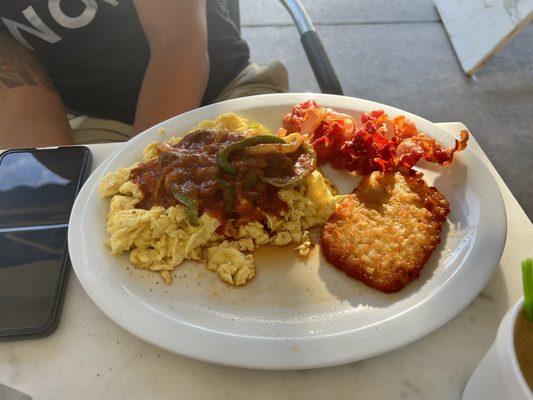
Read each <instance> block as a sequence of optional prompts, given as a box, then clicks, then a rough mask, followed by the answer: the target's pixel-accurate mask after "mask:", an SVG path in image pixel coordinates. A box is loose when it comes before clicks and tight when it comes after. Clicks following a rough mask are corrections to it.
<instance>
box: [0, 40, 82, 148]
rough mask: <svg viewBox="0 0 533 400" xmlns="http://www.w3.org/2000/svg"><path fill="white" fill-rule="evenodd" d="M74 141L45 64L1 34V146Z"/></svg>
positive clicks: (55, 143) (49, 144)
mask: <svg viewBox="0 0 533 400" xmlns="http://www.w3.org/2000/svg"><path fill="white" fill-rule="evenodd" d="M71 143H72V135H71V133H70V127H69V125H68V121H67V118H66V114H65V110H64V108H63V103H62V101H61V99H60V97H59V95H58V94H57V93H56V92H55V91H54V89H53V86H52V84H51V83H50V81H49V79H48V77H47V75H46V73H45V71H44V70H43V68H42V66H41V65H40V63H39V62H38V61H37V60H36V59H35V57H34V56H33V55H32V54H31V52H29V51H28V50H26V49H25V48H24V47H23V46H21V45H19V44H18V43H17V42H16V41H14V40H13V39H11V38H10V37H9V36H7V35H3V34H0V149H6V148H13V147H37V146H52V145H64V144H71Z"/></svg>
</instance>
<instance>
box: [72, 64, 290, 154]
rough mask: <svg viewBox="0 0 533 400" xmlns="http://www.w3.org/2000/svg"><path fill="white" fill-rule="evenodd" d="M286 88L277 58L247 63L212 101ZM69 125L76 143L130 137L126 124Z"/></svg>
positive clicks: (86, 121)
mask: <svg viewBox="0 0 533 400" xmlns="http://www.w3.org/2000/svg"><path fill="white" fill-rule="evenodd" d="M288 90H289V78H288V74H287V70H286V69H285V67H284V66H283V64H281V63H280V62H278V61H273V62H271V63H270V64H267V65H257V64H250V65H248V66H247V67H246V68H244V69H243V70H242V71H241V72H240V73H239V75H237V77H236V78H235V79H233V81H231V82H230V83H229V85H228V86H226V87H225V88H224V90H223V91H222V92H221V93H220V94H219V95H218V96H217V98H216V99H215V102H219V101H224V100H229V99H235V98H238V97H246V96H253V95H255V94H268V93H283V92H287V91H288ZM70 125H71V127H72V132H73V134H74V142H75V143H76V144H93V143H109V142H124V141H126V140H128V139H130V138H131V137H132V136H133V135H132V130H131V126H130V125H126V124H123V123H121V122H117V121H110V120H104V119H98V118H92V117H87V116H78V117H75V118H72V119H71V120H70Z"/></svg>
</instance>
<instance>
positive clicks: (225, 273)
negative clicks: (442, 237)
mask: <svg viewBox="0 0 533 400" xmlns="http://www.w3.org/2000/svg"><path fill="white" fill-rule="evenodd" d="M198 128H203V129H208V128H214V129H221V128H226V129H231V130H234V131H241V130H246V129H255V130H258V131H259V132H262V133H263V132H268V129H267V128H265V127H263V126H262V125H260V124H250V123H249V122H248V121H247V120H245V119H243V118H240V117H238V116H236V115H235V114H224V115H221V116H220V117H218V118H217V119H215V120H213V121H203V122H201V123H200V125H199V126H198ZM179 140H180V138H177V137H172V138H171V139H170V140H169V141H168V142H169V143H170V144H176V143H178V142H179ZM161 151H162V149H161V146H160V144H159V142H154V143H151V144H149V145H148V146H147V147H146V148H145V150H144V153H143V161H148V160H151V159H153V158H155V157H157V156H158V155H159V154H160V153H161ZM134 167H135V165H134V166H132V167H130V168H120V169H119V170H117V171H115V172H111V173H109V174H107V175H106V176H104V177H103V178H102V181H101V182H100V194H101V196H102V197H111V202H110V207H109V213H108V217H107V231H108V233H109V239H107V240H106V241H105V244H106V245H107V246H108V247H109V248H110V251H111V253H112V254H113V255H114V256H120V255H122V254H123V253H124V252H127V251H130V253H129V257H130V262H131V263H132V264H133V265H134V266H135V267H137V268H142V269H147V270H151V271H156V272H159V273H160V274H161V277H162V279H163V280H164V282H165V283H166V284H170V283H171V282H172V276H171V273H170V272H171V271H172V270H173V269H174V268H175V267H177V266H178V265H180V264H181V263H182V262H183V261H184V260H197V261H203V262H205V263H206V264H207V268H208V269H209V270H212V271H215V272H216V273H217V274H218V275H219V276H220V278H221V279H222V280H223V281H225V282H227V283H229V284H231V285H244V284H245V283H246V282H247V281H249V280H250V279H252V278H253V277H254V275H255V267H254V260H253V256H252V254H250V253H251V252H252V251H253V250H254V249H255V248H257V247H259V246H263V245H266V244H269V243H270V244H273V245H276V246H285V245H288V244H291V243H292V244H294V245H295V250H296V251H297V252H298V254H300V255H302V256H306V255H307V254H308V253H309V249H310V246H311V240H310V238H309V232H308V229H309V228H311V227H313V226H317V225H322V224H324V223H325V222H326V221H327V220H328V219H329V217H330V216H331V214H332V213H333V212H334V211H335V197H334V196H333V195H332V193H331V191H330V189H329V187H328V186H327V184H326V183H325V181H324V178H323V176H322V175H321V174H320V172H318V171H316V170H315V171H313V173H312V174H311V175H310V176H309V177H308V178H307V179H306V181H305V182H304V183H303V184H302V185H300V186H299V187H296V188H290V189H281V190H280V191H279V192H278V196H279V197H280V198H281V199H282V200H283V201H285V202H286V203H287V205H288V210H287V211H286V212H284V213H283V214H282V215H281V217H278V216H274V215H267V226H264V225H263V224H261V223H259V222H251V223H248V224H246V225H242V226H240V227H239V232H238V235H237V238H236V239H230V240H229V239H228V238H225V237H223V236H221V235H219V234H217V233H216V230H217V228H218V227H219V225H220V222H219V221H218V220H217V219H216V218H214V217H211V216H210V215H209V214H203V215H202V216H201V217H200V218H199V224H198V226H192V225H190V224H189V221H188V219H187V216H186V214H185V209H184V208H183V207H182V206H179V205H178V206H175V207H169V208H167V209H165V208H163V207H153V208H151V209H150V210H143V209H139V208H135V206H136V204H137V203H138V202H139V201H140V200H141V198H142V193H141V191H140V190H139V188H138V187H137V185H136V184H135V183H134V182H133V181H131V180H130V170H131V169H133V168H134Z"/></svg>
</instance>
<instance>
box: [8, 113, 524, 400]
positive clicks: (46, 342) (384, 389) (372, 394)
mask: <svg viewBox="0 0 533 400" xmlns="http://www.w3.org/2000/svg"><path fill="white" fill-rule="evenodd" d="M440 125H441V126H443V127H444V128H445V129H447V130H448V131H450V132H452V133H454V134H458V132H459V131H460V130H461V129H466V127H465V126H464V125H462V124H460V123H445V124H440ZM118 146H120V144H105V145H92V146H89V147H90V148H91V150H92V152H93V157H94V161H93V168H94V167H96V166H97V165H99V164H100V163H101V162H102V161H103V160H104V159H105V158H106V157H107V156H108V155H110V154H111V153H112V152H113V151H114V150H116V149H117V148H118ZM469 147H470V148H471V149H473V150H474V151H475V152H477V153H478V155H479V156H480V157H481V158H482V160H483V161H484V162H485V163H486V164H487V165H488V167H489V168H490V170H491V171H492V173H493V174H494V176H495V178H496V180H497V182H498V185H499V186H500V190H501V192H502V195H503V199H504V202H505V207H506V211H507V224H508V227H507V232H508V236H507V242H506V245H505V250H504V252H503V256H502V259H501V261H500V264H499V266H498V268H497V269H496V272H495V273H494V276H493V277H492V279H491V281H490V282H489V284H488V285H487V286H486V288H485V289H484V290H483V291H482V292H481V294H480V295H479V296H478V297H477V298H476V299H475V300H474V301H473V302H472V304H470V305H469V306H468V307H467V308H466V309H465V310H464V311H463V312H462V313H460V314H459V315H458V316H457V317H455V318H454V319H452V320H451V321H450V322H448V323H447V324H446V325H444V326H443V327H442V328H440V329H438V330H436V331H435V332H433V333H432V334H430V335H428V336H426V337H424V338H423V339H420V340H418V341H416V342H415V343H412V344H410V345H408V346H405V347H403V348H401V349H398V350H395V351H392V352H390V353H387V354H384V355H381V356H379V357H375V358H372V359H368V360H365V361H359V362H355V363H352V364H348V365H344V366H338V367H330V368H322V369H315V370H302V371H256V370H245V369H239V368H231V367H223V366H218V365H211V364H207V363H203V362H199V361H194V360H190V359H187V358H185V357H181V356H178V355H176V354H172V353H169V352H166V351H164V350H161V349H159V348H157V347H155V346H153V345H150V344H148V343H145V342H143V341H141V340H140V339H138V338H136V337H134V336H132V335H131V334H129V333H128V332H126V331H124V330H123V329H121V328H119V327H118V326H117V325H115V324H114V323H113V322H111V321H110V320H109V319H108V318H107V317H106V316H105V315H104V314H103V313H102V312H101V311H100V310H99V309H98V308H96V306H95V305H94V304H93V303H92V301H91V300H90V299H89V298H88V296H87V295H86V294H85V292H84V290H83V289H82V288H81V286H80V284H79V282H78V281H77V279H76V276H75V275H74V273H71V274H70V277H69V282H68V288H67V294H66V298H65V304H64V307H63V313H62V317H61V322H60V324H59V327H58V329H57V331H56V332H55V333H53V334H52V335H51V336H50V337H48V338H44V339H35V340H25V341H17V342H3V343H0V383H2V384H5V385H8V386H10V387H13V388H15V389H17V390H19V391H22V392H24V393H27V394H29V395H31V396H32V398H33V399H43V400H44V399H50V400H52V399H53V400H60V399H128V400H135V399H143V400H144V399H205V400H209V399H217V400H218V399H224V398H228V399H232V400H238V399H245V400H251V399H306V400H312V399H326V398H337V399H352V398H357V399H388V400H392V399H432V400H438V399H458V398H460V394H461V391H462V389H463V387H464V385H465V383H466V381H467V380H468V378H469V377H470V375H471V374H472V372H473V371H474V369H475V367H476V366H477V364H478V363H479V361H480V360H481V358H482V357H483V355H484V354H485V352H486V351H487V350H488V348H489V346H490V344H491V342H492V341H493V339H494V338H495V336H496V330H497V328H498V324H499V322H500V320H501V318H502V317H503V315H504V314H505V312H506V311H507V310H508V309H509V308H510V307H511V306H512V305H513V304H514V303H515V302H516V301H517V300H518V299H519V297H521V275H520V262H521V260H523V259H524V258H526V257H528V256H532V255H533V227H532V224H531V221H530V220H529V219H528V217H527V216H526V214H525V213H524V211H523V210H522V209H521V208H520V206H519V204H518V203H517V201H516V200H515V198H514V197H513V195H512V194H511V192H510V191H509V189H508V188H507V186H506V185H505V183H504V182H503V181H502V179H501V178H500V176H499V175H498V173H497V172H496V170H495V169H494V168H493V166H492V164H491V163H490V161H489V160H488V159H487V157H486V156H485V154H484V153H483V151H482V150H481V148H480V147H479V145H478V144H477V142H476V141H475V139H473V138H472V139H471V141H470V142H469Z"/></svg>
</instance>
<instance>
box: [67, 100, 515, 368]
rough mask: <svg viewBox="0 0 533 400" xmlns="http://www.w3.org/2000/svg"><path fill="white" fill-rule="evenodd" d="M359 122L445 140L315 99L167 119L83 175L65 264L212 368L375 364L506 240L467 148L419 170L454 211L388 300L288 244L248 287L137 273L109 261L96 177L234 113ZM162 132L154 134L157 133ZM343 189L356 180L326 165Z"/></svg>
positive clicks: (225, 106) (494, 193)
mask: <svg viewBox="0 0 533 400" xmlns="http://www.w3.org/2000/svg"><path fill="white" fill-rule="evenodd" d="M308 98H314V99H317V100H318V102H319V103H320V104H321V105H323V106H328V107H332V108H334V109H335V110H337V111H339V112H343V113H348V114H351V115H353V116H356V117H358V116H359V115H360V113H361V112H363V111H365V112H368V111H371V110H374V109H378V108H382V109H384V110H385V111H386V112H387V113H389V115H392V116H395V115H398V114H404V115H406V116H408V117H409V118H410V119H411V120H413V121H414V122H415V123H416V124H417V126H418V128H419V129H421V130H422V131H425V132H427V133H428V135H430V136H432V137H436V138H438V139H439V141H441V142H444V143H446V144H448V145H451V144H452V142H453V138H452V137H451V136H450V135H449V134H448V133H446V132H444V131H443V130H442V129H440V128H439V127H437V126H436V125H434V124H432V123H430V122H429V121H426V120H424V119H422V118H420V117H417V116H415V115H412V114H409V113H406V112H404V111H401V110H398V109H394V108H391V107H388V106H385V105H383V104H378V103H374V102H370V101H366V100H360V99H355V98H349V97H341V96H331V95H321V94H280V95H264V96H255V97H248V98H243V99H236V100H231V101H227V102H223V103H218V104H214V105H210V106H207V107H203V108H200V109H197V110H194V111H191V112H188V113H186V114H183V115H180V116H178V117H175V118H172V119H170V120H168V121H165V122H163V123H161V124H159V125H158V126H155V127H153V128H151V129H148V130H147V131H146V132H144V133H143V134H141V135H139V136H137V137H135V138H134V139H132V140H130V141H129V142H128V143H127V144H125V145H124V147H122V148H121V149H120V150H119V151H117V152H116V153H114V154H113V155H112V156H111V157H110V158H109V159H108V160H107V161H106V162H105V163H104V164H102V165H101V166H100V167H99V168H98V169H97V170H96V171H95V172H94V173H93V174H92V175H91V176H90V178H89V179H88V181H87V183H86V184H85V186H84V187H83V189H82V191H81V193H80V194H79V196H78V198H77V200H76V203H75V205H74V208H73V211H72V215H71V219H70V228H69V248H70V257H71V260H72V265H73V267H74V270H75V271H76V275H77V276H78V279H79V280H80V282H81V284H82V285H83V287H84V288H85V290H86V291H87V293H88V294H89V296H90V297H91V298H92V300H93V301H94V302H95V303H96V305H97V306H98V307H100V308H101V309H102V311H103V312H104V313H105V314H106V315H107V316H108V317H109V318H111V319H112V320H113V321H114V322H116V323H117V324H118V325H120V326H122V327H123V328H124V329H126V330H128V331H129V332H131V333H133V334H134V335H137V336H138V337H140V338H142V339H144V340H146V341H148V342H150V343H153V344H155V345H157V346H160V347H162V348H165V349H168V350H170V351H173V352H176V353H179V354H182V355H185V356H188V357H192V358H195V359H200V360H205V361H210V362H214V363H220V364H226V365H233V366H240V367H250V368H264V369H291V368H312V367H321V366H328V365H335V364H342V363H347V362H350V361H355V360H361V359H365V358H368V357H372V356H375V355H378V354H381V353H384V352H387V351H390V350H392V349H395V348H398V347H400V346H403V345H405V344H407V343H410V342H412V341H414V340H416V339H418V338H420V337H422V336H424V335H426V334H428V333H430V332H431V331H433V330H435V329H437V328H438V327H440V326H441V325H443V324H444V323H445V322H447V321H448V320H450V319H451V318H452V317H453V316H455V315H456V314H457V313H459V312H460V311H461V310H463V309H464V308H465V307H466V306H467V305H468V304H469V303H470V302H471V301H472V300H473V299H474V297H475V296H477V294H478V293H479V292H480V291H481V290H482V288H483V287H484V286H485V285H486V283H487V281H488V280H489V278H490V276H491V274H492V272H493V270H494V268H495V267H496V265H497V264H498V262H499V260H500V257H501V254H502V251H503V246H504V242H505V236H506V217H505V209H504V205H503V202H502V198H501V195H500V192H499V189H498V186H497V184H496V182H495V181H494V179H493V178H492V176H491V174H490V173H489V171H488V170H487V168H486V167H485V165H484V164H483V163H482V162H481V161H480V160H479V159H478V158H477V156H475V155H474V154H473V153H472V152H471V151H470V150H468V149H467V150H466V151H463V152H462V153H459V154H458V155H457V157H456V159H455V160H454V162H453V163H452V165H451V166H450V167H446V168H445V167H440V166H433V165H428V164H424V165H422V168H421V169H422V170H423V171H424V173H425V178H426V180H427V181H428V182H429V183H431V184H434V185H435V186H437V188H438V189H439V190H440V191H442V192H443V193H444V194H445V195H446V197H447V199H448V201H449V203H450V208H451V212H450V214H449V217H448V222H447V223H446V225H445V227H444V229H443V232H442V243H441V244H440V245H439V247H438V248H437V249H436V250H435V252H434V254H433V255H432V257H431V259H430V260H429V262H428V263H427V265H426V266H425V268H424V270H423V272H422V274H421V276H420V278H419V279H418V280H417V281H415V282H413V283H411V284H410V285H409V286H407V287H406V288H405V289H404V290H402V291H401V292H400V293H397V294H393V295H386V294H383V293H380V292H378V291H376V290H373V289H370V288H368V287H367V286H365V285H364V284H362V283H360V282H358V281H356V280H353V279H351V278H348V277H347V276H346V275H345V274H344V273H343V272H341V271H339V270H337V269H336V268H334V267H333V266H331V265H329V264H328V263H327V262H325V260H324V259H323V257H322V255H321V251H320V248H319V246H316V247H315V248H314V250H313V251H312V252H311V254H310V255H309V257H308V258H306V259H304V258H300V257H297V256H296V255H295V253H294V252H293V251H292V250H291V248H290V246H289V248H281V249H279V248H277V249H273V248H270V247H269V248H263V249H259V250H258V251H256V254H255V259H256V273H257V274H256V276H255V278H254V279H253V280H252V281H251V282H250V283H249V284H247V285H246V286H245V287H241V288H234V287H230V286H229V285H226V284H224V283H223V282H222V281H221V280H220V279H219V278H218V276H217V275H216V274H215V273H213V272H210V271H208V270H207V269H206V268H205V266H204V265H202V264H198V263H192V262H188V263H184V264H183V265H181V266H179V267H178V268H176V269H175V271H174V273H175V279H174V283H173V284H172V285H171V286H168V287H167V286H164V285H163V284H162V283H161V282H160V278H159V276H157V275H155V274H153V275H152V274H151V273H150V272H146V271H142V270H136V269H134V268H132V267H131V266H130V265H129V263H128V258H127V256H123V257H121V258H115V257H113V256H111V255H110V253H109V251H108V249H107V248H106V247H105V246H104V244H103V241H104V239H105V238H106V214H107V211H108V207H109V200H102V199H100V196H99V193H98V182H99V180H100V178H101V177H102V176H103V175H104V174H105V173H107V172H109V171H113V170H116V169H118V168H119V167H122V166H129V165H131V164H133V163H134V162H136V161H139V160H140V159H141V154H142V150H143V148H144V147H145V146H146V145H147V144H148V143H150V142H152V141H154V140H161V139H165V138H166V137H168V136H170V135H173V134H174V135H182V134H183V133H184V132H186V131H188V130H190V129H191V128H192V127H194V126H195V125H196V124H197V123H198V122H200V121H201V120H204V119H212V118H215V117H216V116H218V115H220V114H222V113H225V112H235V113H238V114H240V115H242V116H244V117H246V118H249V119H251V120H254V121H259V122H261V123H263V124H265V125H267V126H268V127H270V128H272V129H275V128H277V127H279V126H280V125H281V118H282V117H283V115H284V114H285V113H286V112H288V111H289V110H290V108H291V107H292V106H293V105H294V104H295V103H298V102H301V101H304V100H306V99H308ZM161 127H163V128H165V130H166V133H165V134H164V135H163V136H161V135H160V134H159V133H158V132H159V128H161ZM326 174H328V176H330V177H331V178H332V179H333V180H334V182H335V183H337V184H338V186H339V188H340V189H341V190H344V191H345V192H346V191H351V190H352V189H353V188H354V187H355V185H356V183H357V181H356V179H355V178H353V177H351V176H348V174H344V173H341V172H339V171H335V170H333V169H331V168H326Z"/></svg>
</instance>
